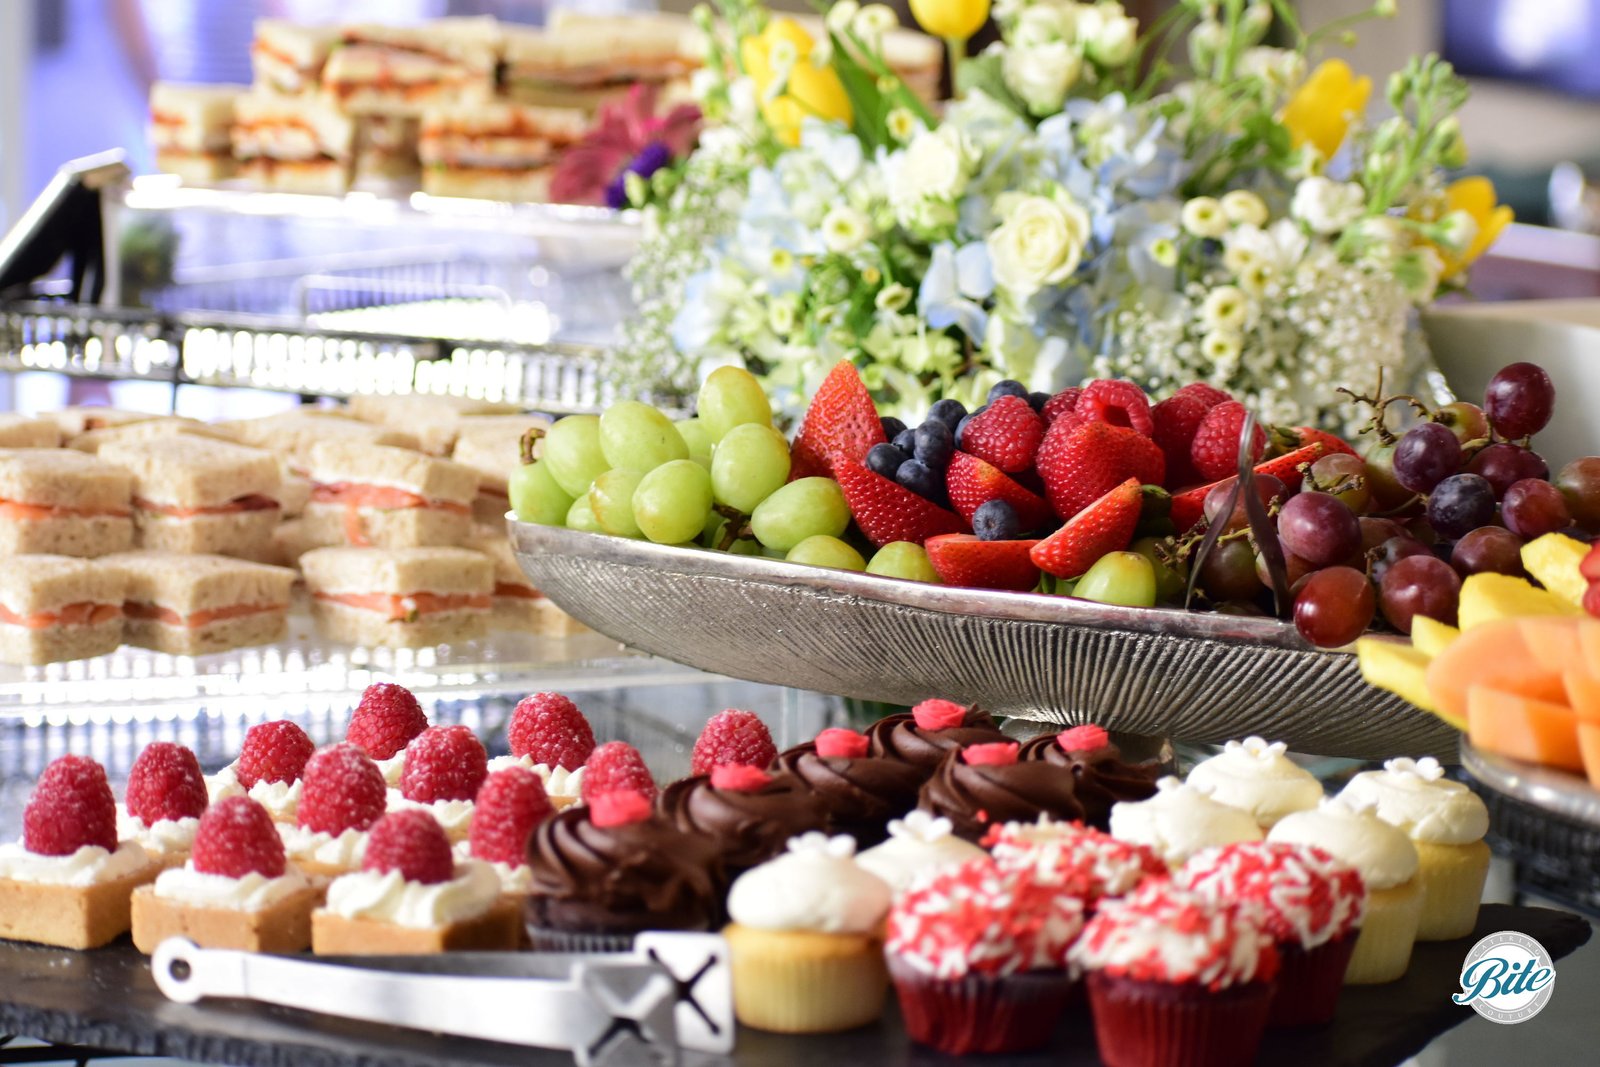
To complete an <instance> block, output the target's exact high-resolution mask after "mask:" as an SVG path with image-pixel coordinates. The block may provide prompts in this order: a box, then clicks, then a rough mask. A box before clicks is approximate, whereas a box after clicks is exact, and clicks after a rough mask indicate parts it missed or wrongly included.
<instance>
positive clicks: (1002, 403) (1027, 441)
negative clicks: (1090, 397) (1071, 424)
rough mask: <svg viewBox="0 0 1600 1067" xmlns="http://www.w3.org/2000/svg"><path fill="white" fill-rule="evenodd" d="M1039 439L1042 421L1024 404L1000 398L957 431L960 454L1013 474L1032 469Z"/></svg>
mask: <svg viewBox="0 0 1600 1067" xmlns="http://www.w3.org/2000/svg"><path fill="white" fill-rule="evenodd" d="M1079 403H1080V404H1081V403H1082V401H1081V400H1080V401H1079ZM1043 438H1044V420H1043V419H1041V418H1040V417H1039V413H1038V412H1036V411H1034V410H1033V408H1032V407H1030V406H1029V405H1028V402H1027V400H1025V399H1023V398H1022V397H1020V396H1001V397H996V398H995V399H994V400H993V401H992V402H991V403H990V404H989V406H988V407H986V408H984V409H983V410H982V411H980V412H978V414H976V415H974V416H972V418H971V419H970V420H969V421H968V422H967V425H966V428H965V429H964V430H962V431H961V451H963V452H967V453H969V454H971V455H974V456H977V457H978V458H979V459H981V460H985V461H986V462H989V463H992V464H994V465H995V466H996V467H999V468H1000V469H1001V470H1003V471H1008V472H1012V473H1015V472H1016V471H1025V470H1027V469H1028V468H1029V467H1031V466H1033V457H1034V454H1035V453H1036V452H1038V451H1039V442H1040V440H1042V439H1043Z"/></svg>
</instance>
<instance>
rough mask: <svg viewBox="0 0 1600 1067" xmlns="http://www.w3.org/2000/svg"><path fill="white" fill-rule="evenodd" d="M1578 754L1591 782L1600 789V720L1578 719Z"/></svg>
mask: <svg viewBox="0 0 1600 1067" xmlns="http://www.w3.org/2000/svg"><path fill="white" fill-rule="evenodd" d="M1578 754H1579V755H1580V756H1582V757H1583V771H1584V773H1585V774H1587V775H1588V776H1589V784H1590V785H1592V786H1594V787H1595V788H1596V789H1600V721H1590V720H1588V719H1579V720H1578Z"/></svg>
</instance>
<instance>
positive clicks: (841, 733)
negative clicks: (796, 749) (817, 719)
mask: <svg viewBox="0 0 1600 1067" xmlns="http://www.w3.org/2000/svg"><path fill="white" fill-rule="evenodd" d="M867 743H868V742H867V735H866V734H863V733H858V732H856V731H855V730H846V729H843V728H842V727H838V726H835V727H832V728H831V729H827V730H824V731H822V732H821V733H820V734H818V735H817V740H816V746H817V755H819V756H821V757H823V758H824V759H830V758H834V757H838V758H841V759H861V758H862V757H864V756H865V755H866V754H867Z"/></svg>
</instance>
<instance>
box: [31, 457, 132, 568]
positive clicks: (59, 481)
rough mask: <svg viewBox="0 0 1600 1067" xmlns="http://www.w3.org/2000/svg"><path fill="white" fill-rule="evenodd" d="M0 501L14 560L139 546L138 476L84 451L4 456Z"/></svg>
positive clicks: (90, 554) (87, 554) (96, 552)
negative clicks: (135, 512)
mask: <svg viewBox="0 0 1600 1067" xmlns="http://www.w3.org/2000/svg"><path fill="white" fill-rule="evenodd" d="M0 501H4V507H3V508H0V551H3V552H4V553H5V554H6V555H8V556H21V555H33V554H39V555H52V556H104V555H107V554H108V553H111V552H121V551H124V550H126V549H128V548H130V547H132V545H133V511H132V508H133V478H132V477H131V476H130V475H129V474H128V472H127V471H126V470H123V469H122V468H121V467H117V466H114V465H112V464H110V463H104V462H101V461H100V460H98V459H96V458H94V457H92V456H87V455H84V454H83V453H81V452H77V451H73V450H70V449H61V448H26V449H6V450H5V451H3V452H0Z"/></svg>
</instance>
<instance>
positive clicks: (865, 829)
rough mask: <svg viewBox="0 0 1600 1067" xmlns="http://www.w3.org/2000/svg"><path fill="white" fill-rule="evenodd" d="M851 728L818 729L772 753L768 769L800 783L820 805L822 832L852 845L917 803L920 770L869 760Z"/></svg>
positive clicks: (885, 828) (880, 836) (881, 835)
mask: <svg viewBox="0 0 1600 1067" xmlns="http://www.w3.org/2000/svg"><path fill="white" fill-rule="evenodd" d="M869 744H870V742H869V741H868V739H867V737H866V736H865V735H864V734H859V733H856V732H855V731H854V730H824V731H822V732H821V733H820V734H818V735H817V739H816V740H815V741H811V742H808V743H807V744H804V745H796V746H795V747H794V748H791V749H789V750H788V751H787V752H784V753H782V754H781V755H779V756H778V758H777V760H776V761H774V763H773V769H774V770H777V771H780V772H782V773H785V774H792V775H793V776H794V777H796V778H798V779H799V780H800V781H802V782H804V783H805V785H806V788H807V789H809V790H811V794H812V796H814V797H816V798H817V800H818V801H819V802H820V803H821V804H822V807H823V810H824V812H825V814H826V815H827V819H828V832H829V833H834V834H849V835H850V836H851V837H853V838H855V841H856V847H857V848H858V849H867V848H871V847H872V846H873V845H877V844H880V843H882V842H883V841H885V840H887V839H888V837H889V820H890V819H898V818H899V817H900V816H902V815H904V814H905V813H906V812H908V811H910V810H911V809H912V808H915V807H916V806H917V790H918V789H920V788H921V787H922V780H923V775H922V772H921V771H919V770H917V769H916V768H915V767H913V766H911V765H910V764H909V763H901V762H899V761H897V760H891V759H874V758H873V757H872V756H869V755H868V754H867V749H868V746H869Z"/></svg>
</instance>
